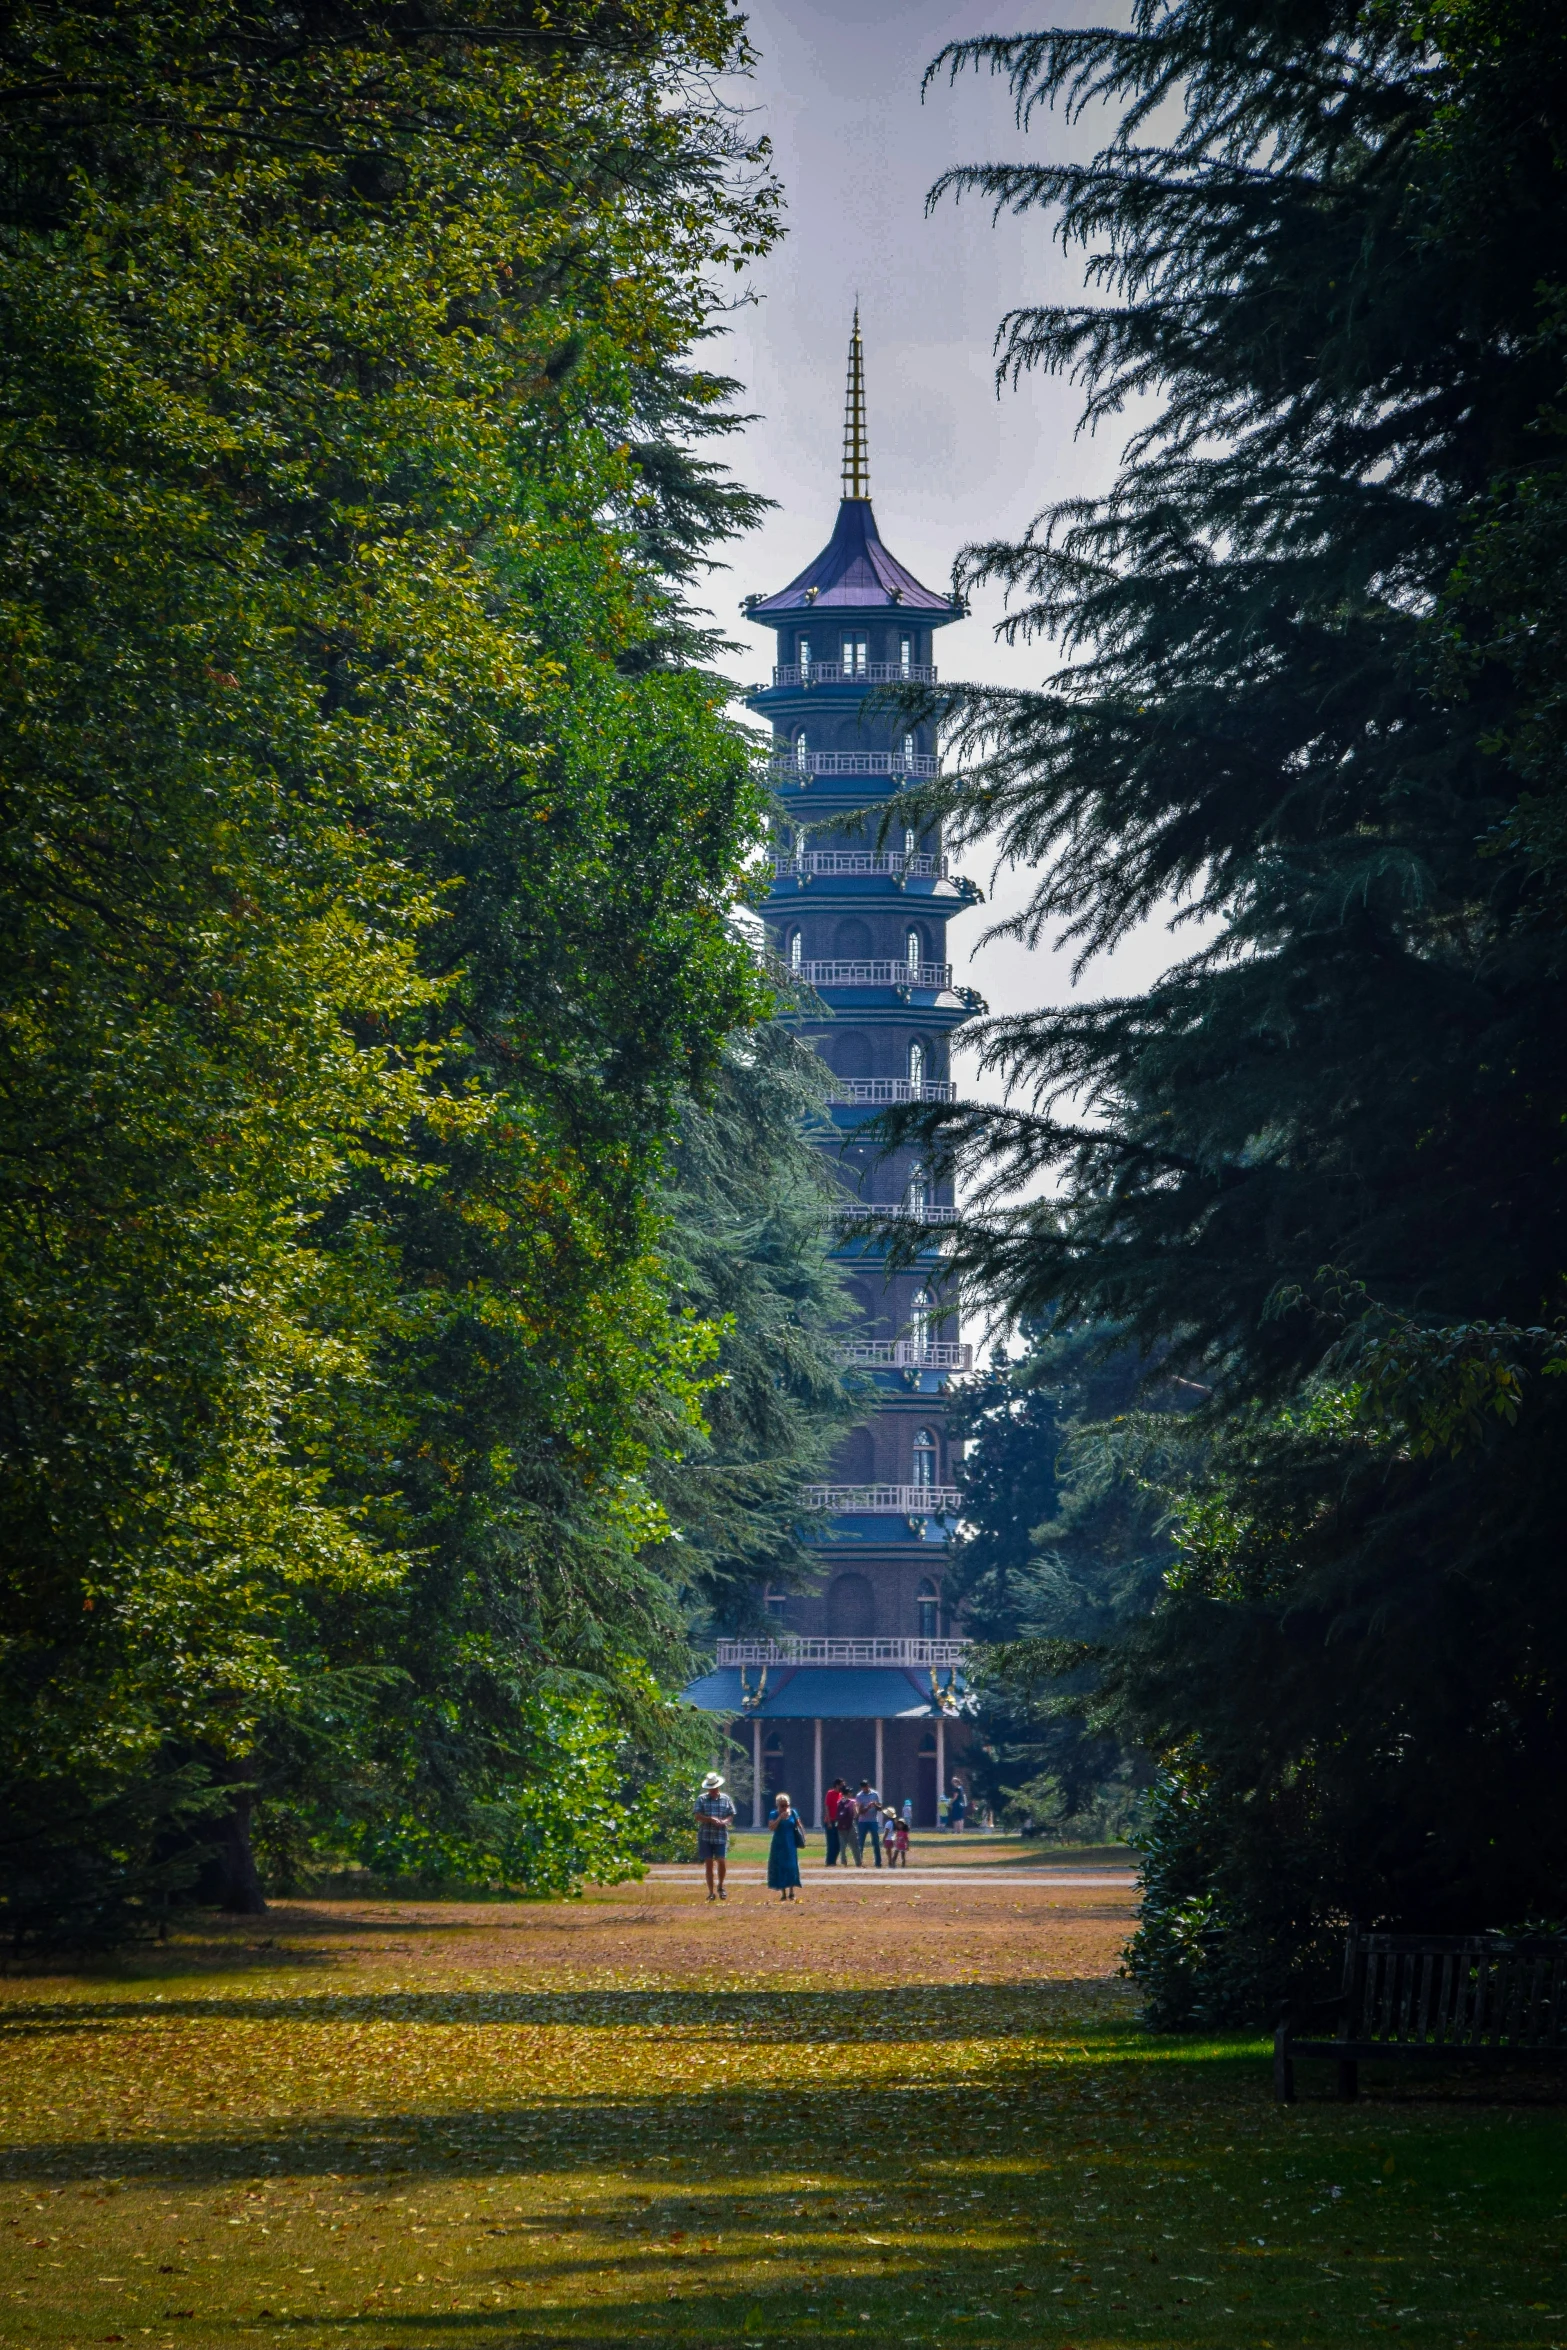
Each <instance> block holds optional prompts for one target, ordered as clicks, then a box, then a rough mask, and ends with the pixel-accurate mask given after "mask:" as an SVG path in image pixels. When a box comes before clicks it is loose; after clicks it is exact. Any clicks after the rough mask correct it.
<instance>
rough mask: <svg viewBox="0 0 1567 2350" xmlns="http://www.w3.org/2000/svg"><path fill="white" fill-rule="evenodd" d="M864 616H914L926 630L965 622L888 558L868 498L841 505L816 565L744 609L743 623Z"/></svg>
mask: <svg viewBox="0 0 1567 2350" xmlns="http://www.w3.org/2000/svg"><path fill="white" fill-rule="evenodd" d="M867 611H878V612H885V611H901V612H909V613H916V612H917V613H918V614H919V615H920V617H921V619H922V620H924V622H925V624H926V626H927V627H929V628H941V627H943V626H944V625H945V623H946V622H947V621H949V620H961V619H962V617H963V609H962V606H961V605H960V604H956V603H954V602H953V600H952V598H951V597H950V596H939V595H937V594H936V592H935V590H934V589H932V588H928V587H924V586H922V585H921V583H920V582H919V580H917V579H916V578H915V576H914V574H913V572H912V571H905V569H904V567H903V565H902V564H901V563H900V562H899V561H898V559H897V557H896V556H895V555H889V554H888V552H887V549H886V548H885V547H884V546H883V545H882V541H881V533H880V531H878V529H877V528H876V514H875V509H874V508H873V507H872V505H871V502H870V500H869V498H844V499H842V500H841V501H840V503H839V507H838V520H837V522H836V524H835V525H834V527H833V534H832V537H831V538H830V539H829V540H828V541H827V544H826V546H825V547H823V549H822V551H821V553H820V554H819V555H818V556H817V557H816V559H815V561H814V562H811V563H807V565H806V567H805V569H804V570H803V571H802V572H801V573H800V575H799V577H798V579H791V580H790V582H789V585H788V586H787V587H786V588H780V589H779V591H778V593H777V594H776V595H774V596H758V597H757V598H756V599H755V601H754V602H748V603H747V604H746V606H745V612H746V617H747V619H749V620H760V621H764V622H773V621H779V620H784V619H793V618H795V617H796V616H797V615H798V614H801V613H809V612H867Z"/></svg>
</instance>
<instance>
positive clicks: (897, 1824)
mask: <svg viewBox="0 0 1567 2350" xmlns="http://www.w3.org/2000/svg"><path fill="white" fill-rule="evenodd" d="M891 1843H892V1865H893V1867H894V1868H896V1867H897V1865H898V1863H899V1861H900V1860H901V1861H902V1863H903V1865H904V1867H905V1868H907V1867H908V1865H909V1823H908V1821H907V1820H906V1819H904V1818H903V1817H902V1816H901V1814H900V1816H899V1817H898V1818H897V1819H895V1820H894V1821H893V1823H892V1833H891Z"/></svg>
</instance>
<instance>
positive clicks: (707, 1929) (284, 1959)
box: [0, 1870, 1567, 2350]
mask: <svg viewBox="0 0 1567 2350" xmlns="http://www.w3.org/2000/svg"><path fill="white" fill-rule="evenodd" d="M1126 1913H1127V1897H1126V1895H1124V1894H1123V1893H1122V1892H1120V1891H1119V1890H1117V1889H1115V1888H1104V1887H1099V1888H1092V1887H1088V1886H1075V1885H1073V1886H1064V1887H1063V1886H1060V1885H1040V1884H1033V1885H1030V1884H1027V1883H1022V1882H1018V1883H1012V1884H1008V1883H1007V1882H1005V1880H1004V1879H1002V1878H1000V1877H996V1876H991V1875H988V1874H986V1875H980V1876H976V1875H970V1874H969V1873H968V1872H967V1871H966V1870H965V1871H954V1872H953V1874H952V1876H951V1877H950V1879H949V1880H947V1881H943V1882H940V1883H935V1884H933V1883H931V1882H930V1881H929V1880H926V1881H925V1882H923V1883H921V1881H920V1880H918V1879H915V1880H912V1881H910V1882H909V1883H908V1884H907V1885H906V1886H904V1885H901V1884H900V1885H899V1887H898V1888H897V1890H896V1891H894V1890H893V1888H892V1887H891V1886H888V1885H885V1884H884V1885H882V1886H880V1887H876V1888H866V1887H864V1886H863V1885H858V1884H855V1883H854V1882H853V1881H852V1880H848V1881H845V1882H843V1883H839V1884H833V1885H831V1887H830V1889H829V1886H828V1884H827V1883H826V1882H824V1883H822V1884H821V1885H820V1886H819V1887H816V1888H811V1887H808V1888H807V1891H806V1895H805V1897H804V1899H802V1901H801V1902H800V1903H798V1904H796V1905H792V1906H790V1907H788V1908H783V1907H781V1906H779V1905H777V1904H776V1903H770V1902H769V1900H768V1897H767V1895H766V1892H765V1889H764V1888H763V1887H761V1886H759V1885H751V1884H739V1885H737V1886H736V1888H735V1891H734V1893H733V1895H732V1897H731V1899H730V1901H729V1902H728V1903H727V1904H725V1905H724V1906H723V1907H721V1908H720V1907H718V1906H717V1905H714V1906H712V1907H709V1906H708V1904H707V1903H706V1901H705V1900H704V1899H703V1897H702V1894H701V1890H700V1886H699V1885H698V1884H694V1883H688V1882H685V1881H683V1880H679V1879H673V1878H663V1879H661V1880H660V1881H658V1882H656V1883H651V1884H647V1885H643V1886H640V1887H636V1886H632V1887H621V1888H617V1889H615V1890H613V1891H608V1892H604V1893H600V1894H595V1895H592V1896H590V1897H589V1898H588V1899H587V1900H585V1901H583V1902H577V1903H569V1904H564V1903H563V1904H555V1905H547V1906H545V1905H541V1906H539V1907H534V1908H527V1907H517V1908H510V1907H508V1908H501V1907H490V1908H478V1907H474V1908H467V1909H463V1908H458V1907H455V1906H446V1907H435V1906H420V1905H417V1904H393V1903H385V1902H383V1903H363V1904H359V1905H355V1906H349V1905H346V1904H317V1905H313V1906H303V1905H294V1906H289V1907H284V1908H281V1909H279V1910H278V1911H276V1912H275V1913H274V1915H273V1916H272V1917H271V1918H269V1919H267V1920H266V1921H264V1922H263V1923H262V1924H261V1925H260V1926H259V1927H258V1926H255V1925H251V1926H248V1927H238V1926H236V1927H234V1928H232V1929H215V1930H213V1931H211V1932H209V1933H206V1934H203V1935H202V1936H200V1937H195V1938H191V1939H189V1940H187V1941H185V1942H183V1943H180V1944H178V1945H171V1946H170V1947H169V1948H168V1949H166V1950H164V1951H162V1952H159V1953H156V1954H148V1955H147V1956H146V1957H145V1958H143V1959H141V1960H139V1961H137V1962H136V1963H135V1964H126V1965H121V1966H118V1967H114V1968H108V1967H105V1968H100V1969H96V1970H93V1971H89V1972H77V1973H74V1974H58V1975H52V1976H46V1975H43V1974H35V1975H32V1976H28V1977H20V1978H19V1977H16V1976H13V1977H12V1978H11V1979H10V1980H9V1981H7V1982H5V1983H4V1984H0V2028H3V2031H4V2036H5V2041H6V2050H5V2057H4V2067H3V2082H0V2086H3V2097H4V2114H3V2122H4V2128H3V2138H4V2146H5V2153H4V2162H3V2173H0V2242H3V2245H4V2252H3V2256H0V2265H3V2279H0V2344H3V2345H5V2350H12V2346H15V2350H23V2346H26V2350H44V2346H45V2345H48V2346H51V2350H52V2346H54V2345H61V2344H73V2345H75V2344H80V2345H83V2346H84V2350H85V2345H87V2344H93V2343H112V2342H121V2343H126V2344H131V2345H141V2344H148V2345H151V2346H152V2350H182V2346H185V2345H203V2346H205V2345H229V2344H240V2343H244V2344H253V2343H279V2344H287V2345H290V2346H291V2350H303V2346H304V2345H320V2346H321V2350H326V2346H327V2345H336V2344H342V2343H349V2344H354V2345H363V2346H364V2350H447V2346H452V2350H457V2346H461V2350H468V2346H470V2345H472V2346H474V2350H478V2346H480V2345H483V2346H485V2350H503V2346H507V2345H511V2344H523V2343H527V2344H540V2345H545V2344H561V2345H566V2344H572V2345H595V2346H608V2345H612V2344H613V2345H619V2344H626V2343H652V2344H660V2345H664V2344H670V2345H672V2344H675V2343H690V2344H693V2345H704V2346H708V2350H720V2346H722V2350H748V2346H753V2345H774V2344H777V2345H784V2344H795V2343H807V2342H834V2343H841V2342H846V2341H857V2342H861V2343H877V2344H881V2343H905V2342H908V2343H916V2342H929V2343H934V2342H936V2341H938V2340H939V2341H942V2342H944V2343H952V2342H961V2343H965V2344H976V2345H991V2346H993V2350H1001V2346H1002V2345H1007V2346H1008V2350H1010V2346H1012V2345H1022V2344H1048V2345H1050V2346H1051V2350H1118V2346H1120V2345H1134V2344H1135V2345H1139V2346H1142V2345H1150V2346H1151V2345H1159V2344H1170V2345H1186V2344H1204V2345H1206V2344H1214V2345H1236V2346H1245V2350H1285V2346H1286V2345H1289V2346H1291V2350H1293V2346H1294V2345H1297V2344H1299V2345H1305V2344H1313V2345H1315V2344H1322V2345H1344V2344H1349V2343H1351V2342H1355V2343H1358V2342H1360V2341H1361V2340H1362V2339H1363V2338H1364V2337H1365V2336H1366V2335H1367V2334H1368V2333H1386V2334H1388V2335H1392V2334H1395V2333H1402V2334H1404V2335H1406V2336H1407V2337H1409V2338H1410V2339H1411V2340H1412V2341H1429V2342H1433V2343H1444V2344H1446V2343H1453V2344H1461V2345H1465V2346H1466V2350H1467V2346H1468V2345H1470V2344H1479V2345H1484V2346H1486V2350H1489V2345H1492V2344H1506V2345H1509V2346H1511V2345H1515V2344H1516V2345H1530V2346H1535V2345H1538V2346H1541V2350H1543V2346H1544V2345H1546V2344H1552V2343H1562V2344H1567V2299H1564V2298H1563V2294H1564V2291H1567V2283H1564V2281H1563V2280H1562V2277H1561V2266H1560V2258H1559V2253H1560V2244H1559V2236H1560V2231H1561V2228H1562V2226H1563V2224H1564V2214H1567V2204H1564V2201H1563V2191H1564V2189H1567V2146H1564V2134H1563V2115H1562V2109H1561V2108H1560V2107H1558V2106H1556V2105H1553V2104H1552V2103H1551V2102H1549V2093H1548V2092H1545V2091H1542V2090H1539V2089H1533V2090H1531V2088H1530V2086H1529V2085H1528V2084H1521V2085H1519V2086H1517V2087H1508V2086H1505V2085H1504V2086H1501V2087H1498V2086H1497V2085H1496V2084H1494V2083H1493V2084H1490V2085H1485V2084H1474V2085H1469V2086H1460V2087H1458V2088H1457V2089H1456V2091H1454V2090H1452V2089H1448V2090H1446V2091H1444V2090H1443V2089H1442V2087H1441V2085H1440V2084H1431V2083H1427V2082H1420V2083H1415V2084H1410V2083H1408V2082H1402V2081H1400V2082H1395V2081H1393V2080H1392V2078H1391V2076H1388V2077H1386V2078H1381V2079H1379V2078H1378V2076H1376V2075H1375V2074H1373V2075H1372V2076H1371V2081H1370V2087H1371V2095H1370V2096H1369V2097H1368V2099H1367V2100H1366V2101H1365V2102H1364V2103H1363V2104H1362V2105H1360V2106H1359V2107H1351V2108H1343V2107H1339V2106H1337V2105H1335V2104H1332V2103H1329V2102H1327V2101H1326V2094H1327V2089H1328V2082H1327V2080H1326V2079H1325V2078H1319V2079H1317V2080H1312V2079H1311V2078H1310V2077H1309V2075H1308V2076H1305V2077H1304V2078H1303V2089H1304V2091H1305V2101H1304V2102H1303V2103H1302V2104H1301V2105H1300V2106H1298V2107H1296V2108H1294V2109H1292V2110H1284V2111H1280V2110H1278V2109H1276V2108H1275V2107H1274V2106H1273V2105H1272V2104H1271V2103H1270V2101H1269V2093H1268V2074H1267V2065H1266V2060H1265V2051H1264V2050H1263V2048H1262V2047H1261V2045H1260V2044H1259V2045H1251V2044H1247V2043H1245V2042H1240V2041H1235V2040H1228V2041H1207V2042H1191V2041H1182V2042H1179V2043H1175V2042H1158V2041H1150V2040H1149V2039H1147V2038H1146V2037H1144V2036H1143V2035H1141V2034H1140V2033H1139V2032H1138V2031H1137V2030H1136V2028H1135V2026H1134V2024H1133V2021H1132V2017H1131V2012H1130V2002H1129V1997H1128V1993H1127V1990H1126V1987H1125V1986H1124V1985H1123V1984H1121V1983H1120V1982H1119V1981H1118V1980H1117V1979H1116V1978H1115V1974H1114V1971H1113V1970H1114V1963H1115V1951H1116V1948H1117V1945H1118V1943H1119V1940H1120V1938H1121V1936H1122V1934H1123V1933H1124V1931H1125V1925H1126Z"/></svg>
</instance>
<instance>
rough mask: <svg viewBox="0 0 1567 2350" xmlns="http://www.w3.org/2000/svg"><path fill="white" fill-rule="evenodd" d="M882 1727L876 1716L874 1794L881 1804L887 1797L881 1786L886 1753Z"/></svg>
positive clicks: (885, 1766)
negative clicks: (875, 1793) (879, 1798)
mask: <svg viewBox="0 0 1567 2350" xmlns="http://www.w3.org/2000/svg"><path fill="white" fill-rule="evenodd" d="M883 1727H884V1725H883V1722H882V1718H881V1716H880V1714H878V1715H877V1716H876V1792H877V1794H878V1795H879V1796H880V1797H881V1798H882V1800H883V1802H885V1801H886V1797H887V1790H886V1788H885V1786H884V1785H883V1784H882V1780H883V1774H884V1773H885V1771H886V1768H887V1751H886V1742H885V1740H884V1739H883V1737H882V1730H883Z"/></svg>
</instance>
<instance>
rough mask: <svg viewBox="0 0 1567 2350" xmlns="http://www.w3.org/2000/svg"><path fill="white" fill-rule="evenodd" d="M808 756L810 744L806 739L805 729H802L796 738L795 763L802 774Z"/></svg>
mask: <svg viewBox="0 0 1567 2350" xmlns="http://www.w3.org/2000/svg"><path fill="white" fill-rule="evenodd" d="M808 756H809V746H808V744H807V742H806V739H805V734H804V730H803V729H802V730H801V732H800V733H799V734H797V735H796V736H795V738H794V763H795V765H796V767H798V769H799V770H800V773H801V774H802V775H803V774H804V773H805V763H806V759H807V757H808Z"/></svg>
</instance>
